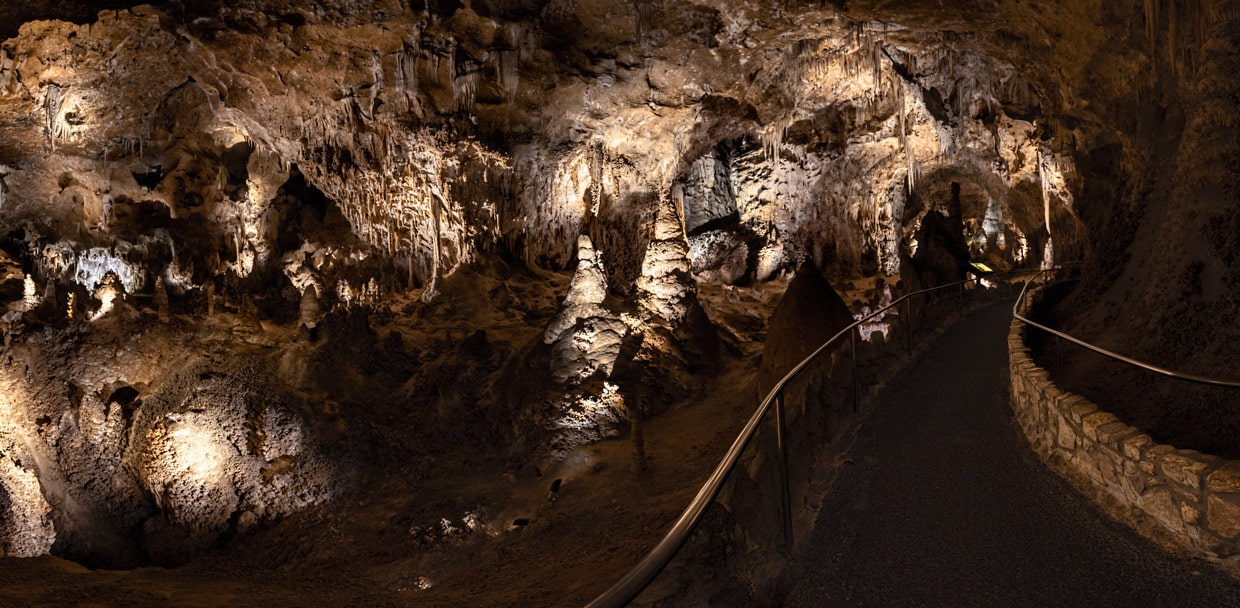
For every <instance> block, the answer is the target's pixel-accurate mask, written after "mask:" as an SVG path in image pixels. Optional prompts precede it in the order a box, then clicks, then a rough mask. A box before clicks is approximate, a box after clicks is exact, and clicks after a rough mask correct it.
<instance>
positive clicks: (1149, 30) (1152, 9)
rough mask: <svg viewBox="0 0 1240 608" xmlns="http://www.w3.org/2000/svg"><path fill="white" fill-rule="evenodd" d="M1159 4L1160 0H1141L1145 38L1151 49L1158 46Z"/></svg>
mask: <svg viewBox="0 0 1240 608" xmlns="http://www.w3.org/2000/svg"><path fill="white" fill-rule="evenodd" d="M1159 3H1160V0H1142V7H1143V8H1144V11H1145V37H1146V38H1147V39H1148V40H1149V42H1150V48H1151V49H1152V48H1155V47H1156V46H1157V44H1158V13H1159V10H1160V4H1159Z"/></svg>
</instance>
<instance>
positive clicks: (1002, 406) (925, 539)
mask: <svg viewBox="0 0 1240 608" xmlns="http://www.w3.org/2000/svg"><path fill="white" fill-rule="evenodd" d="M1010 314H1011V309H1010V305H1009V304H1000V305H995V306H991V307H988V308H986V309H983V310H982V311H980V312H978V313H976V314H974V315H972V316H970V317H968V318H966V319H964V320H962V321H960V322H959V323H958V324H956V325H955V326H954V327H952V328H950V329H949V330H948V331H947V333H945V334H944V335H943V336H942V337H941V338H940V339H939V340H938V342H936V343H935V344H934V345H933V346H932V347H931V348H930V350H929V351H928V352H927V353H926V354H925V355H924V356H923V357H922V358H920V359H919V360H918V361H916V362H914V363H913V364H912V366H911V367H910V368H909V369H908V371H907V372H906V373H905V374H904V375H903V376H901V377H899V378H896V379H895V380H893V381H892V382H891V384H890V385H889V386H888V387H887V388H886V389H884V392H883V393H882V395H881V396H880V401H879V405H877V406H876V408H875V409H874V411H873V412H872V414H871V416H870V418H869V420H867V421H866V422H865V426H864V427H863V428H862V429H861V431H860V434H859V437H858V439H857V443H856V445H855V447H854V448H853V452H852V454H851V458H852V459H853V462H852V463H850V464H845V465H844V466H845V467H846V468H845V469H844V470H843V471H842V472H841V474H840V477H839V479H838V480H837V481H836V484H835V487H834V488H833V490H832V493H831V495H830V497H829V498H828V499H827V501H826V504H825V505H824V508H823V510H822V514H821V515H820V518H819V521H818V525H817V530H816V531H815V532H813V537H812V539H811V542H810V544H809V547H810V549H809V550H808V551H807V552H806V555H804V556H802V558H801V559H800V561H799V562H798V564H797V566H796V569H795V570H794V573H795V574H794V576H795V578H794V580H795V581H796V582H795V583H794V587H793V589H792V591H791V592H790V593H789V595H788V596H787V598H786V601H785V605H786V606H807V607H808V606H815V607H818V606H884V607H886V606H951V607H953V608H955V607H963V606H1004V607H1007V606H1037V607H1039V608H1042V607H1047V606H1074V607H1075V606H1124V607H1138V606H1167V607H1173V606H1174V607H1181V606H1183V607H1190V606H1191V607H1195V606H1202V607H1205V606H1210V607H1215V606H1219V607H1222V606H1240V582H1237V581H1235V580H1232V579H1230V578H1228V577H1227V576H1226V575H1224V574H1223V573H1221V572H1220V571H1218V570H1216V569H1214V568H1213V567H1212V566H1211V565H1210V564H1208V563H1205V562H1203V561H1200V560H1190V559H1185V558H1177V557H1173V556H1170V555H1168V554H1166V553H1164V552H1162V551H1161V550H1159V549H1158V548H1157V547H1156V546H1155V545H1153V544H1152V543H1150V542H1148V541H1146V540H1145V539H1143V538H1140V537H1138V536H1136V535H1135V534H1134V533H1132V532H1130V531H1129V530H1128V529H1127V528H1124V527H1122V526H1121V525H1119V524H1117V523H1114V522H1112V521H1111V520H1109V519H1107V518H1106V517H1105V516H1103V515H1102V514H1101V513H1099V512H1097V511H1096V510H1095V509H1094V508H1093V507H1092V505H1090V504H1089V503H1087V502H1086V501H1085V499H1083V498H1082V497H1080V496H1079V495H1078V494H1076V493H1075V491H1074V490H1072V488H1071V487H1069V486H1068V485H1067V484H1066V483H1065V482H1063V481H1062V480H1061V479H1059V478H1058V477H1056V476H1055V475H1054V474H1052V473H1051V472H1049V471H1048V470H1047V469H1046V468H1045V467H1044V466H1043V465H1042V463H1041V462H1040V461H1038V459H1037V456H1036V455H1034V453H1033V452H1032V451H1031V450H1030V448H1029V447H1028V444H1027V443H1026V442H1025V439H1024V437H1023V436H1022V435H1021V434H1020V431H1019V429H1018V428H1017V426H1016V424H1015V422H1014V421H1013V419H1012V411H1011V407H1010V406H1009V404H1008V386H1007V385H1008V379H1007V353H1006V342H1005V338H1006V336H1007V328H1008V322H1009V320H1010Z"/></svg>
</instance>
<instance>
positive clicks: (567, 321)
mask: <svg viewBox="0 0 1240 608" xmlns="http://www.w3.org/2000/svg"><path fill="white" fill-rule="evenodd" d="M606 298H607V278H606V276H605V274H604V272H603V268H602V261H601V259H600V256H599V255H598V254H597V253H596V252H595V250H594V246H593V245H592V244H591V243H590V237H588V236H585V235H582V236H580V237H578V240H577V271H576V272H575V273H574V274H573V278H572V282H571V283H569V286H568V295H566V296H565V297H564V303H563V304H562V307H561V309H560V312H559V313H557V314H556V316H555V317H554V318H553V319H552V320H551V324H550V325H548V326H547V329H546V331H545V332H543V342H544V343H546V344H549V345H551V376H552V378H553V379H554V380H555V382H557V383H558V384H563V385H569V386H572V385H575V384H579V383H580V382H581V381H583V380H585V379H586V378H589V377H590V376H592V375H594V374H595V373H596V372H601V373H602V375H603V376H604V377H606V376H608V375H610V374H611V368H612V366H613V365H614V364H615V362H616V355H617V354H619V352H620V340H621V339H622V338H624V336H625V334H626V333H628V328H627V327H625V325H624V323H623V322H622V321H621V320H620V315H619V314H618V313H616V312H613V311H610V310H608V309H606V308H605V307H604V306H603V302H604V300H605V299H606Z"/></svg>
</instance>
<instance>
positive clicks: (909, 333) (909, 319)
mask: <svg viewBox="0 0 1240 608" xmlns="http://www.w3.org/2000/svg"><path fill="white" fill-rule="evenodd" d="M904 342H905V344H907V345H908V354H909V356H912V355H913V296H908V297H906V298H904Z"/></svg>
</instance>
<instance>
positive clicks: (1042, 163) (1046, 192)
mask: <svg viewBox="0 0 1240 608" xmlns="http://www.w3.org/2000/svg"><path fill="white" fill-rule="evenodd" d="M1038 184H1039V185H1040V186H1041V188H1042V211H1043V214H1044V215H1045V219H1046V234H1048V235H1049V234H1050V233H1051V191H1050V182H1049V181H1048V180H1047V178H1046V159H1045V158H1044V156H1043V154H1042V148H1041V147H1039V148H1038Z"/></svg>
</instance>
